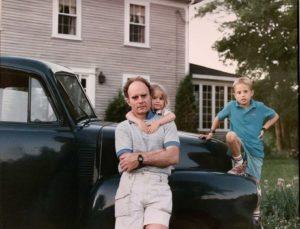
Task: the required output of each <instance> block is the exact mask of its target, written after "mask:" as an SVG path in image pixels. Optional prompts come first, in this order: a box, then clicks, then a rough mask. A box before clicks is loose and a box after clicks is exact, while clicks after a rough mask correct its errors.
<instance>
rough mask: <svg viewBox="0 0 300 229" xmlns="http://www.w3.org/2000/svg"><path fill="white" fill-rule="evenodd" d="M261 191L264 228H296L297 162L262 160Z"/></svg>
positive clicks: (297, 220) (297, 206) (299, 225)
mask: <svg viewBox="0 0 300 229" xmlns="http://www.w3.org/2000/svg"><path fill="white" fill-rule="evenodd" d="M261 189H262V202H261V211H262V223H263V226H264V228H272V229H273V228H284V229H285V228H300V220H299V165H298V160H295V159H278V158H276V159H265V160H264V165H263V170H262V179H261Z"/></svg>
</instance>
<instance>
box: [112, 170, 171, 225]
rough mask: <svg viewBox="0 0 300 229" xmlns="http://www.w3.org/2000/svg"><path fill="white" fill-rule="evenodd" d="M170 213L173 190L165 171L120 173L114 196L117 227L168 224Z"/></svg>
mask: <svg viewBox="0 0 300 229" xmlns="http://www.w3.org/2000/svg"><path fill="white" fill-rule="evenodd" d="M171 212H172V192H171V190H170V186H169V185H168V175H167V174H161V173H153V172H138V173H134V172H133V173H127V172H124V173H123V174H122V177H121V180H120V184H119V188H118V190H117V194H116V197H115V217H116V224H115V228H116V229H127V228H128V229H142V228H143V227H144V226H145V225H148V224H162V225H165V226H167V227H168V226H169V220H170V217H171Z"/></svg>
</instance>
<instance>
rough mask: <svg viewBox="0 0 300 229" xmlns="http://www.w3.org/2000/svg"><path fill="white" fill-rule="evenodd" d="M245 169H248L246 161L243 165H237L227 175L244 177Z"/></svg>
mask: <svg viewBox="0 0 300 229" xmlns="http://www.w3.org/2000/svg"><path fill="white" fill-rule="evenodd" d="M245 169H246V161H244V162H243V163H242V164H237V163H235V165H234V166H233V168H232V169H230V170H229V171H228V172H227V173H229V174H234V175H240V176H242V175H245Z"/></svg>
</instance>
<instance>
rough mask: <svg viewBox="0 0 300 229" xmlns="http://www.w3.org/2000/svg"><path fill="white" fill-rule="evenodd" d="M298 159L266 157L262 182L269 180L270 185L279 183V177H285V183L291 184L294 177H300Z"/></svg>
mask: <svg viewBox="0 0 300 229" xmlns="http://www.w3.org/2000/svg"><path fill="white" fill-rule="evenodd" d="M298 166H299V165H298V160H297V159H291V158H287V159H286V158H284V159H278V158H276V159H268V158H267V159H265V160H264V164H263V169H262V177H261V183H262V184H263V183H264V180H268V182H269V185H270V187H273V186H274V185H276V184H277V180H278V178H283V179H284V180H285V184H290V183H292V181H293V178H294V177H299V167H298Z"/></svg>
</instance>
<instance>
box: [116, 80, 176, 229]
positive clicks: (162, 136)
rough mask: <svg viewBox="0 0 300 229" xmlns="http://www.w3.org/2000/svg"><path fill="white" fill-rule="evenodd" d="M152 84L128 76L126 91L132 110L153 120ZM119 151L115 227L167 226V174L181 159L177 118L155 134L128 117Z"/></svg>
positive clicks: (153, 228) (149, 228)
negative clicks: (143, 130) (151, 107)
mask: <svg viewBox="0 0 300 229" xmlns="http://www.w3.org/2000/svg"><path fill="white" fill-rule="evenodd" d="M150 92H151V88H150V84H149V82H148V81H146V80H145V79H143V78H141V77H137V78H132V79H129V80H128V81H127V83H126V85H125V86H124V95H125V98H126V101H127V103H128V105H129V106H130V107H131V111H132V113H133V114H134V115H135V117H137V118H138V119H141V120H144V121H145V122H146V123H148V124H149V123H151V122H152V121H154V120H157V119H158V118H159V116H157V115H155V114H154V113H152V112H151V111H150V106H151V95H150ZM115 134H116V136H115V139H116V152H117V156H118V157H119V160H120V164H119V170H120V172H122V176H121V180H120V184H119V188H118V190H117V194H116V198H115V200H116V202H115V217H116V224H115V228H116V229H127V228H130V229H135V228H136V229H142V228H144V227H145V228H146V229H166V228H168V226H169V220H170V216H171V212H172V193H171V190H170V187H169V185H168V176H169V175H170V173H171V167H172V165H175V164H176V163H178V161H179V138H178V135H177V129H176V125H175V124H174V122H170V123H168V124H165V125H163V126H160V127H159V128H158V130H157V131H156V132H154V133H153V134H147V133H144V132H142V131H141V130H140V129H139V127H138V126H137V125H136V124H135V123H133V122H130V121H128V120H126V121H124V122H121V123H120V124H119V125H118V127H117V129H116V133H115Z"/></svg>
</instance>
